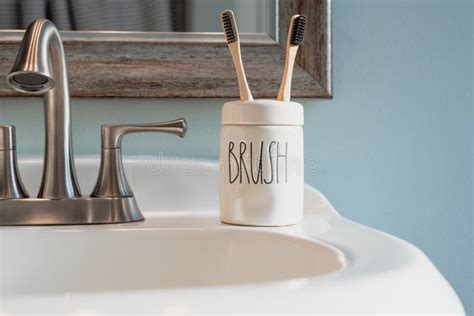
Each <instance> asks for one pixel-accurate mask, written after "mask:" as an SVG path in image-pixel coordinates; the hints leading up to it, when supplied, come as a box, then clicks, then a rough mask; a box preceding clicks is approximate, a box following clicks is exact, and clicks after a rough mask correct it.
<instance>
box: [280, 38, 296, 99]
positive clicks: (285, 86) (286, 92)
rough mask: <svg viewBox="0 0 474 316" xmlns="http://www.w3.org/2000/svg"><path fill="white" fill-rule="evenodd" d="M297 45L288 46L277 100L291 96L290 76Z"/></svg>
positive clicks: (291, 75)
mask: <svg viewBox="0 0 474 316" xmlns="http://www.w3.org/2000/svg"><path fill="white" fill-rule="evenodd" d="M297 52H298V46H290V47H288V49H287V52H286V59H285V69H284V70H283V80H282V81H281V85H280V90H279V91H278V101H290V98H291V78H292V77H293V68H294V65H295V59H296V53H297Z"/></svg>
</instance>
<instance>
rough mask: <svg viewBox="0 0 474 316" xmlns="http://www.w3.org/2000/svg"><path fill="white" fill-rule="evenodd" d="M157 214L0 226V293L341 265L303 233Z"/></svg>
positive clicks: (222, 278) (290, 274) (265, 278)
mask: <svg viewBox="0 0 474 316" xmlns="http://www.w3.org/2000/svg"><path fill="white" fill-rule="evenodd" d="M157 220H159V219H153V218H152V219H149V222H148V223H147V224H143V225H140V224H133V225H116V227H112V228H111V227H99V226H96V227H95V229H94V230H91V229H83V228H81V227H77V226H75V227H62V228H50V229H41V228H40V229H21V230H20V231H18V229H10V230H3V231H2V232H1V235H0V236H1V239H0V245H1V249H2V251H1V254H2V258H3V260H2V265H1V268H0V280H2V283H1V293H2V295H5V296H9V295H24V294H45V293H66V292H69V293H71V292H72V293H74V292H100V291H102V292H104V291H125V290H127V291H130V290H143V289H164V288H178V287H200V286H201V287H202V286H218V285H232V284H246V283H256V282H269V281H280V280H288V279H294V278H304V277H316V276H322V275H325V274H328V273H332V272H335V271H338V270H340V269H341V268H342V267H343V266H344V261H343V260H344V258H343V256H342V255H341V253H340V252H339V251H337V250H335V249H334V248H333V247H329V246H327V245H324V244H321V243H318V242H315V241H311V240H307V239H303V238H297V237H293V236H289V235H283V234H276V233H269V232H252V231H244V230H225V229H211V230H202V229H169V228H155V229H147V226H148V227H150V224H151V222H154V221H157ZM122 226H123V227H122ZM141 226H144V227H143V229H141V228H142V227H141ZM65 245H67V247H65ZM5 258H7V260H5Z"/></svg>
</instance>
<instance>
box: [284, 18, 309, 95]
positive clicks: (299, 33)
mask: <svg viewBox="0 0 474 316" xmlns="http://www.w3.org/2000/svg"><path fill="white" fill-rule="evenodd" d="M305 27H306V16H304V15H298V14H297V15H293V16H292V17H291V20H290V28H289V30H288V40H287V41H286V58H285V69H284V70H283V77H282V80H281V85H280V90H279V91H278V101H290V97H291V78H292V76H293V68H294V66H295V59H296V53H298V47H299V46H300V45H301V44H303V40H304V30H305Z"/></svg>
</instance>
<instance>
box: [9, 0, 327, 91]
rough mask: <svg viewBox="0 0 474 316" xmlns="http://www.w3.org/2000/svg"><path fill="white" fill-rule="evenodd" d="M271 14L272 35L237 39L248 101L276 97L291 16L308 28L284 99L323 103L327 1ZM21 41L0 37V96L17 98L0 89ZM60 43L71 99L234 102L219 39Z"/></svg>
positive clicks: (115, 38)
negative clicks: (300, 18)
mask: <svg viewBox="0 0 474 316" xmlns="http://www.w3.org/2000/svg"><path fill="white" fill-rule="evenodd" d="M276 8H277V9H278V16H279V20H278V21H275V22H276V24H277V25H278V30H279V32H278V34H277V36H271V35H268V34H263V33H262V34H242V36H241V44H242V56H243V62H244V67H245V70H246V74H247V78H248V82H249V85H250V89H251V90H252V93H253V95H254V97H255V98H275V97H276V95H277V93H278V88H279V85H280V78H281V74H282V69H283V64H284V52H285V50H284V45H285V42H286V37H287V32H288V23H289V21H290V17H291V16H292V15H293V14H297V13H299V14H304V15H306V16H307V17H308V24H307V29H306V36H305V42H304V44H303V46H302V47H301V48H300V51H299V53H298V58H297V64H298V65H297V66H296V67H295V71H294V74H293V85H292V96H293V97H297V98H331V97H332V85H331V0H279V1H277V7H276ZM215 18H216V19H218V18H219V17H217V16H216V17H215ZM237 22H238V17H237ZM22 36H23V31H0V96H3V97H4V96H18V95H22V96H25V95H24V94H20V93H18V92H15V91H13V90H12V89H10V88H9V87H7V86H6V84H5V75H6V74H7V73H8V72H9V71H10V68H11V67H12V65H13V63H14V61H15V57H16V54H17V51H18V48H19V44H20V42H21V39H22ZM61 36H62V39H63V42H64V48H65V51H66V59H67V66H68V75H69V86H70V93H71V96H72V97H139V98H217V97H218V98H221V97H223V98H238V97H239V89H238V84H237V79H236V75H235V71H234V67H233V64H232V60H231V57H230V53H229V50H228V48H227V45H226V42H225V39H224V36H223V35H222V33H139V32H71V31H64V32H61ZM275 37H278V38H279V39H281V40H275Z"/></svg>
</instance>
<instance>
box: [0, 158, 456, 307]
mask: <svg viewBox="0 0 474 316" xmlns="http://www.w3.org/2000/svg"><path fill="white" fill-rule="evenodd" d="M76 166H77V168H78V175H79V181H80V185H81V187H82V188H83V191H84V192H88V191H89V192H90V190H91V189H92V187H93V185H94V182H95V180H96V176H97V171H98V166H99V159H98V158H81V159H77V160H76ZM124 166H125V172H126V174H127V178H128V179H129V182H130V184H131V187H132V188H133V189H134V192H135V195H136V198H137V201H138V203H139V205H140V208H141V209H142V212H143V214H144V216H145V218H146V220H145V221H144V222H135V223H128V224H108V225H79V226H43V227H0V314H1V315H11V314H32V313H35V314H46V315H49V314H53V313H56V314H58V313H59V314H62V315H64V314H74V315H104V314H109V315H110V314H116V313H125V314H138V313H148V314H150V313H153V314H155V313H165V314H191V313H219V314H222V313H226V312H227V313H228V312H232V313H249V312H250V313H260V312H265V313H290V314H295V313H311V314H316V313H323V314H333V313H344V314H391V315H396V314H404V315H405V314H426V315H429V314H436V315H440V314H444V315H464V310H463V307H462V304H461V303H460V301H459V299H458V297H457V295H456V293H455V292H454V291H453V289H452V288H451V286H450V285H449V283H448V282H447V281H446V280H445V278H444V277H443V276H442V275H441V274H440V273H439V271H438V270H437V269H436V268H435V266H434V265H433V264H432V263H431V261H430V260H429V259H428V258H427V257H426V255H425V254H423V252H421V251H420V250H419V249H418V248H416V247H415V246H413V245H411V244H409V243H407V242H405V241H403V240H400V239H399V238H396V237H394V236H391V235H388V234H386V233H383V232H380V231H377V230H375V229H372V228H369V227H366V226H363V225H359V224H357V223H354V222H351V221H349V220H347V219H345V218H344V217H342V216H341V215H340V214H339V213H338V212H337V211H336V210H335V209H334V208H333V207H332V205H331V204H330V203H329V201H328V200H327V199H326V198H325V197H324V196H323V195H322V194H321V193H320V192H318V191H317V190H315V189H314V188H311V187H309V186H306V188H305V194H304V209H305V214H304V219H303V222H302V223H301V224H299V225H294V226H284V227H245V226H232V225H225V224H222V223H221V222H220V221H219V209H218V187H217V183H218V181H217V174H218V171H217V170H218V166H217V164H216V163H214V162H202V161H195V160H164V159H155V158H135V159H126V160H125V161H124ZM20 167H21V168H20V169H21V170H22V176H23V181H24V182H25V185H26V187H27V189H28V191H29V192H30V193H34V192H37V189H38V186H39V182H40V177H41V169H42V168H41V167H42V163H41V159H29V160H21V161H20Z"/></svg>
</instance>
